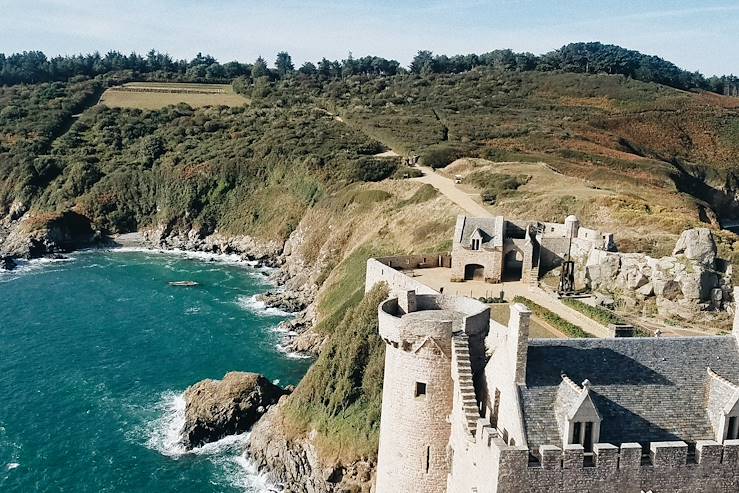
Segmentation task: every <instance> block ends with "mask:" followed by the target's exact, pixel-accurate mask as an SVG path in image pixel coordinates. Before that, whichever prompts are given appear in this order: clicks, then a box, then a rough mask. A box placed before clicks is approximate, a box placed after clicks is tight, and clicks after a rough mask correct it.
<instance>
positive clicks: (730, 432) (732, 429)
mask: <svg viewBox="0 0 739 493" xmlns="http://www.w3.org/2000/svg"><path fill="white" fill-rule="evenodd" d="M737 439H739V416H730V417H729V416H727V420H726V440H737Z"/></svg>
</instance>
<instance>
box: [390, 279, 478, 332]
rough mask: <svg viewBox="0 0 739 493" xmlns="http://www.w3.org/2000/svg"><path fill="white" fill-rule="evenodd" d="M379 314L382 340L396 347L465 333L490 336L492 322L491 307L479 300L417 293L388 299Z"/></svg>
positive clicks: (413, 292) (401, 294)
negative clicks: (487, 334)
mask: <svg viewBox="0 0 739 493" xmlns="http://www.w3.org/2000/svg"><path fill="white" fill-rule="evenodd" d="M377 313H378V319H379V322H380V323H379V325H380V337H382V338H383V339H385V340H386V341H388V342H390V343H395V344H401V343H403V342H406V343H408V342H414V341H416V340H419V339H423V338H426V337H440V338H444V339H447V338H451V336H452V334H453V333H462V332H463V333H465V334H467V335H468V336H480V335H482V334H483V333H487V330H488V321H489V320H490V308H488V306H487V305H485V304H484V303H481V302H479V301H477V300H473V299H471V298H464V297H460V296H445V295H441V294H416V293H415V291H408V292H401V293H399V295H398V296H397V297H394V298H389V299H387V300H385V301H384V302H382V303H381V304H380V306H379V307H378V310H377Z"/></svg>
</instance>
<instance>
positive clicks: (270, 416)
mask: <svg viewBox="0 0 739 493" xmlns="http://www.w3.org/2000/svg"><path fill="white" fill-rule="evenodd" d="M292 427H294V425H293V424H292V423H291V422H290V421H289V420H288V419H287V418H286V417H285V413H284V412H283V409H282V405H278V406H275V407H274V408H272V409H270V411H269V412H268V413H267V414H266V415H265V416H264V417H263V418H262V419H261V420H260V421H259V422H258V423H257V424H256V426H255V427H254V429H253V430H252V434H251V438H250V440H249V443H248V445H247V450H246V454H247V455H248V457H249V458H250V459H251V460H252V461H253V462H254V464H255V465H256V467H257V469H258V470H259V471H262V472H264V473H266V474H267V476H268V477H269V480H270V482H271V483H272V484H274V485H276V486H277V487H279V488H283V490H282V491H286V492H293V493H334V492H336V493H338V492H342V493H343V492H353V493H369V492H371V491H373V489H372V486H373V484H374V474H375V466H376V463H375V461H374V460H371V459H367V460H356V461H353V462H351V463H349V464H343V463H342V461H340V460H336V459H333V458H327V457H323V456H322V455H321V453H320V451H319V447H318V446H317V443H316V442H317V441H318V440H320V435H319V433H318V432H317V431H316V430H313V431H311V432H309V433H308V434H306V435H298V436H297V437H296V436H295V432H294V430H291V428H292Z"/></svg>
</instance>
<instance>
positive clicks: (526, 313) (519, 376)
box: [508, 303, 531, 384]
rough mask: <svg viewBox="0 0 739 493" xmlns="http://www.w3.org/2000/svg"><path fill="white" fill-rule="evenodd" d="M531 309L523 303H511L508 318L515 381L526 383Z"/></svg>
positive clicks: (509, 343) (510, 352)
mask: <svg viewBox="0 0 739 493" xmlns="http://www.w3.org/2000/svg"><path fill="white" fill-rule="evenodd" d="M530 318H531V311H530V310H529V309H528V308H526V306H525V305H523V304H521V303H516V304H514V305H511V317H510V319H509V320H508V351H509V354H510V355H515V369H514V374H515V383H516V384H525V383H526V360H527V358H528V350H529V320H530Z"/></svg>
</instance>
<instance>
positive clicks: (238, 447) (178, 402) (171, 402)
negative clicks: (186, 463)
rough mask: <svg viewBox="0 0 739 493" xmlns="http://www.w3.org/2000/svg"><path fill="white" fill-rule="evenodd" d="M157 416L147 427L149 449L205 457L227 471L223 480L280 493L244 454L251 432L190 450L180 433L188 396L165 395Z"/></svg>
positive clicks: (255, 492)
mask: <svg viewBox="0 0 739 493" xmlns="http://www.w3.org/2000/svg"><path fill="white" fill-rule="evenodd" d="M155 412H156V415H157V417H156V418H155V419H154V420H153V421H151V422H149V423H148V424H147V425H146V437H147V441H146V446H147V447H148V448H150V449H152V450H155V451H157V452H159V453H160V454H162V455H165V456H167V457H171V458H173V459H175V460H176V459H179V458H181V457H184V456H203V457H206V458H207V459H208V460H209V461H211V462H212V463H213V464H215V465H217V466H219V467H220V468H221V469H222V470H223V473H224V474H223V480H224V482H225V483H227V484H228V485H230V486H233V487H236V488H239V489H243V490H244V491H246V492H249V493H264V492H272V491H277V490H276V489H274V487H272V486H271V485H270V484H269V483H268V481H267V479H266V477H265V476H264V475H263V474H260V473H258V472H257V470H256V467H255V466H254V464H253V463H252V462H251V461H249V459H248V458H247V457H245V456H244V455H243V453H242V451H243V450H244V446H245V445H246V442H247V441H248V440H249V433H242V434H240V435H230V436H227V437H224V438H222V439H220V440H218V441H216V442H212V443H206V444H205V445H203V446H201V447H196V448H194V449H192V450H187V449H185V447H184V446H183V445H182V442H181V440H180V433H181V431H182V428H183V427H184V425H185V394H184V393H176V392H171V391H168V392H165V393H163V394H162V396H161V398H160V399H159V401H158V402H157V404H156V405H155Z"/></svg>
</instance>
